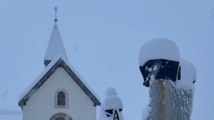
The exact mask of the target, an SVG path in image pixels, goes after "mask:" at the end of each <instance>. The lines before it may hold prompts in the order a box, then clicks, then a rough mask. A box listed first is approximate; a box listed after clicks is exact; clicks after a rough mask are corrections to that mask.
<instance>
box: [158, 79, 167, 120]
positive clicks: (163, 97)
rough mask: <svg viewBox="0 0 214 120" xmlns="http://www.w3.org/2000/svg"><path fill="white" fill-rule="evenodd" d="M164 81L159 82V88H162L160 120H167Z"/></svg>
mask: <svg viewBox="0 0 214 120" xmlns="http://www.w3.org/2000/svg"><path fill="white" fill-rule="evenodd" d="M163 82H164V80H159V82H158V83H159V86H160V101H159V105H160V107H159V113H158V114H159V115H158V116H159V120H165V103H164V102H165V86H164V83H163Z"/></svg>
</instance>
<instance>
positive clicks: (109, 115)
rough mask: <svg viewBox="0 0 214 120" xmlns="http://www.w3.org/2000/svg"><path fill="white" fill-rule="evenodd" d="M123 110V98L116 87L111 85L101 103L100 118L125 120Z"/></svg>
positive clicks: (102, 119)
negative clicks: (119, 95)
mask: <svg viewBox="0 0 214 120" xmlns="http://www.w3.org/2000/svg"><path fill="white" fill-rule="evenodd" d="M122 110H123V103H122V100H121V99H120V98H119V97H118V95H117V92H116V90H115V88H113V87H109V88H108V89H107V90H106V97H105V99H104V101H103V102H102V104H101V111H100V116H99V120H124V118H123V115H122Z"/></svg>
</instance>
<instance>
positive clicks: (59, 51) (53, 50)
mask: <svg viewBox="0 0 214 120" xmlns="http://www.w3.org/2000/svg"><path fill="white" fill-rule="evenodd" d="M56 56H62V58H63V59H64V60H68V57H67V55H66V52H65V48H64V45H63V42H62V38H61V35H60V32H59V28H58V25H57V22H55V23H54V27H53V30H52V33H51V36H50V40H49V43H48V47H47V50H46V54H45V58H44V59H45V60H46V61H51V60H53V59H54V58H55V57H56Z"/></svg>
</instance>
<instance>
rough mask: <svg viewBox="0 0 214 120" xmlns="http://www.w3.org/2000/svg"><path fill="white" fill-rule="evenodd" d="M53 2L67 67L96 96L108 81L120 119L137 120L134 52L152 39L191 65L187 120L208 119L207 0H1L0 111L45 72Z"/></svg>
mask: <svg viewBox="0 0 214 120" xmlns="http://www.w3.org/2000/svg"><path fill="white" fill-rule="evenodd" d="M55 4H57V5H58V18H59V23H58V25H59V28H60V32H61V36H62V39H63V42H64V45H65V49H66V52H67V55H68V58H69V61H70V64H71V65H73V66H74V67H75V68H76V70H77V71H78V72H79V74H80V75H81V76H82V78H84V79H85V80H86V81H87V82H88V84H89V85H90V86H91V87H92V88H93V89H94V91H96V92H97V94H98V95H99V96H100V98H101V99H103V98H104V93H105V89H106V88H107V87H109V86H114V87H115V88H116V89H117V91H118V94H119V96H120V97H121V98H122V100H123V103H124V117H125V119H126V120H141V114H142V111H143V109H144V108H145V107H146V105H147V104H148V88H145V87H144V86H143V78H142V76H141V74H140V71H139V69H138V67H139V65H138V52H139V49H140V47H141V46H142V45H143V44H144V43H145V42H146V41H148V40H150V39H152V38H157V37H163V38H168V39H171V40H173V41H174V42H175V43H176V44H177V45H178V47H179V50H180V55H181V57H182V58H184V59H186V60H188V61H190V62H192V63H193V64H194V65H195V66H196V69H197V82H196V84H195V97H194V106H193V114H192V120H202V119H207V120H210V119H211V118H213V114H214V111H213V107H214V103H213V101H214V94H213V93H212V91H213V87H212V86H213V84H214V81H213V76H212V74H213V68H214V65H213V61H214V55H213V51H214V48H213V45H214V1H213V0H76V1H75V0H58V1H57V0H45V1H44V0H0V55H1V62H0V66H1V69H0V76H1V79H0V82H1V84H0V101H1V102H0V110H2V109H13V110H14V109H15V110H20V108H19V107H18V105H17V104H18V101H17V99H18V96H19V95H20V94H21V92H22V91H23V90H24V89H25V88H26V87H27V86H28V85H29V84H30V83H31V82H32V81H33V80H34V79H35V78H36V76H37V75H39V73H41V72H42V70H43V69H44V65H43V58H44V55H45V51H46V47H47V44H48V41H49V37H50V33H51V30H52V27H53V18H54V11H53V8H54V6H55ZM169 52H170V51H169ZM15 118H17V120H20V119H21V117H20V115H16V116H15ZM0 119H7V120H14V118H12V117H9V116H5V115H4V116H3V115H0Z"/></svg>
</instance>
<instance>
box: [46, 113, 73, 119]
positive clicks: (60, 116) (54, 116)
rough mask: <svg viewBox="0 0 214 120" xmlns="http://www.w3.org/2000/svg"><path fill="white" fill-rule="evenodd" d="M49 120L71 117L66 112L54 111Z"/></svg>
mask: <svg viewBox="0 0 214 120" xmlns="http://www.w3.org/2000/svg"><path fill="white" fill-rule="evenodd" d="M50 120H72V118H71V117H70V116H69V115H68V114H66V113H56V114H54V115H53V116H52V117H51V118H50Z"/></svg>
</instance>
